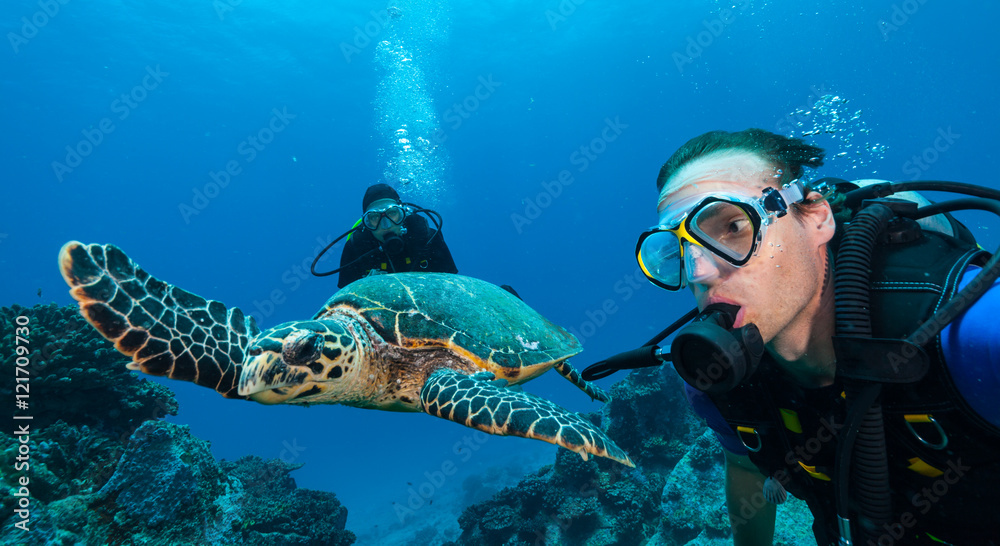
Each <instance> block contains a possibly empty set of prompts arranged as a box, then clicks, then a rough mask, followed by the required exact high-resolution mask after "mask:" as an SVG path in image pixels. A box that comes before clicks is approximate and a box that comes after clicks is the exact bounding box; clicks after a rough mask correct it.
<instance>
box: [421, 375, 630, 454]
mask: <svg viewBox="0 0 1000 546" xmlns="http://www.w3.org/2000/svg"><path fill="white" fill-rule="evenodd" d="M420 401H421V404H422V406H423V409H424V411H425V412H427V413H429V414H431V415H434V416H437V417H440V418H442V419H448V420H449V421H454V422H456V423H459V424H462V425H465V426H467V427H471V428H475V429H479V430H481V431H483V432H487V433H489V434H497V435H500V436H521V437H522V438H534V439H536V440H542V441H545V442H549V443H550V444H556V445H559V446H562V447H565V448H566V449H568V450H570V451H575V452H577V453H579V454H580V455H581V456H582V457H583V458H584V459H586V458H587V454H588V453H589V454H591V455H596V456H598V457H607V458H608V459H612V460H615V461H618V462H620V463H622V464H624V465H628V466H631V467H634V466H635V464H633V463H632V460H631V459H629V457H628V454H627V453H625V451H624V450H622V449H621V448H620V447H618V446H617V445H615V443H614V442H612V441H611V439H610V438H608V437H607V435H605V434H604V432H603V431H602V430H601V429H599V428H597V426H595V425H594V424H593V423H591V422H590V421H588V420H586V419H585V418H583V417H582V416H580V415H578V414H576V413H573V412H571V411H568V410H566V409H563V408H561V407H559V406H557V405H555V404H553V403H552V402H549V401H548V400H545V399H542V398H539V397H537V396H534V395H531V394H528V393H524V392H518V391H514V390H511V389H507V388H502V387H498V386H497V385H495V384H494V383H493V382H492V381H490V380H489V379H487V378H479V377H478V376H477V377H470V376H468V375H465V374H463V373H460V372H457V371H455V370H451V369H447V368H444V369H440V370H438V371H436V372H434V373H433V374H431V376H430V377H429V378H427V383H426V384H425V385H424V388H423V389H421V391H420Z"/></svg>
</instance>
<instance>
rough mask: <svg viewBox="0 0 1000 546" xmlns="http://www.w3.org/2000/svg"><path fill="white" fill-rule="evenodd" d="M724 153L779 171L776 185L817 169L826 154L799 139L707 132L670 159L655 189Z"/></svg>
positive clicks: (768, 134) (760, 133)
mask: <svg viewBox="0 0 1000 546" xmlns="http://www.w3.org/2000/svg"><path fill="white" fill-rule="evenodd" d="M724 151H733V152H739V151H743V152H749V153H752V154H755V155H757V156H758V157H760V158H761V159H764V160H766V161H768V162H769V163H771V164H772V165H774V166H775V167H776V168H778V169H781V178H780V180H778V185H781V184H785V183H787V182H791V181H792V180H795V179H796V178H800V177H801V176H802V172H803V168H804V167H809V168H812V169H815V168H818V167H821V166H822V165H823V156H824V155H825V153H826V152H825V151H824V150H823V148H819V147H817V146H813V145H811V144H806V142H805V141H804V140H802V139H801V138H792V137H786V136H782V135H778V134H775V133H772V132H770V131H765V130H763V129H745V130H743V131H738V132H727V131H709V132H707V133H705V134H703V135H699V136H696V137H694V138H692V139H691V140H689V141H687V142H686V143H684V145H683V146H681V147H680V148H678V150H677V151H676V152H674V154H673V155H672V156H670V159H668V160H667V162H666V163H664V164H663V167H662V168H661V169H660V175H659V176H658V177H657V178H656V189H657V190H659V191H662V190H663V186H665V185H666V183H667V181H668V180H670V177H672V176H673V175H674V174H676V173H677V171H679V170H680V169H681V167H683V166H684V165H686V164H688V163H690V162H691V161H694V160H695V159H698V158H699V157H704V156H707V155H710V154H713V153H716V152H724Z"/></svg>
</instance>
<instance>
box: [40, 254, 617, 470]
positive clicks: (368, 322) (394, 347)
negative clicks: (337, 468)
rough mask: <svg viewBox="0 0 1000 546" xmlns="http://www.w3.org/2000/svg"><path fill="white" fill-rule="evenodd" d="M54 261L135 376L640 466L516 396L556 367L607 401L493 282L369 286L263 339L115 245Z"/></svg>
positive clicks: (418, 280)
mask: <svg viewBox="0 0 1000 546" xmlns="http://www.w3.org/2000/svg"><path fill="white" fill-rule="evenodd" d="M59 263H60V269H61V271H62V274H63V278H64V279H65V280H66V282H67V284H69V285H70V287H71V290H70V294H71V295H72V296H73V297H74V298H75V299H76V300H77V301H79V302H80V308H81V312H82V313H83V316H84V317H85V318H86V319H87V320H88V322H90V324H91V325H93V326H94V327H95V328H96V329H97V330H98V331H99V332H100V333H101V334H102V335H104V336H105V337H106V338H108V339H109V340H111V341H113V342H114V343H115V347H116V348H117V349H118V350H119V351H121V352H122V353H123V354H125V355H127V356H130V357H132V360H133V362H132V363H131V364H129V367H130V368H132V369H138V370H141V371H143V372H145V373H149V374H152V375H165V376H168V377H170V378H173V379H179V380H182V381H190V382H193V383H196V384H198V385H202V386H206V387H209V388H212V389H214V390H216V391H218V392H219V393H221V394H222V395H223V396H225V397H227V398H249V399H251V400H254V401H257V402H261V403H265V404H278V403H282V404H343V405H349V406H353V407H360V408H368V409H383V410H391V411H421V412H425V413H428V414H430V415H434V416H437V417H440V418H443V419H448V420H451V421H454V422H457V423H460V424H463V425H465V426H468V427H471V428H475V429H479V430H482V431H484V432H488V433H490V434H498V435H513V436H521V437H525V438H534V439H538V440H543V441H546V442H549V443H552V444H556V445H560V446H563V447H565V448H567V449H570V450H572V451H575V452H577V453H579V454H580V455H581V456H582V457H584V458H587V455H588V454H592V455H596V456H600V457H607V458H610V459H613V460H615V461H618V462H621V463H623V464H626V465H629V466H634V465H633V464H632V461H631V460H630V459H629V458H628V455H627V454H626V453H625V452H624V451H623V450H622V449H621V448H619V447H618V446H617V445H615V444H614V442H612V441H611V440H610V439H609V438H608V437H607V436H606V435H605V434H604V432H603V431H601V429H600V428H598V427H597V426H595V425H594V424H593V423H591V422H590V421H589V420H587V419H585V418H583V417H581V416H579V415H577V414H575V413H573V412H570V411H568V410H565V409H563V408H561V407H559V406H557V405H555V404H554V403H552V402H549V401H548V400H544V399H542V398H539V397H537V396H534V395H531V394H528V393H524V392H521V391H520V390H515V389H510V388H508V385H516V384H519V383H523V382H525V381H528V380H530V379H532V378H534V377H537V376H538V375H540V374H542V373H544V372H546V371H547V370H549V369H552V368H555V370H556V371H557V372H558V373H559V374H560V375H562V376H563V377H565V378H567V379H568V380H569V381H571V382H572V383H573V384H574V385H576V386H577V387H578V388H580V389H581V390H583V391H584V392H585V393H587V395H589V396H590V397H591V398H593V399H597V400H600V401H603V402H606V401H608V400H609V398H608V396H607V395H606V394H605V393H604V392H603V391H602V390H601V389H600V388H599V387H597V386H596V385H593V384H591V383H588V382H586V381H584V380H583V379H582V377H581V376H580V374H579V372H578V371H577V370H575V369H574V368H573V367H572V366H571V365H570V364H569V362H568V361H567V359H568V358H569V357H571V356H573V355H575V354H577V353H579V352H580V350H581V347H580V343H579V341H578V340H577V339H576V338H575V337H573V336H572V335H571V334H570V333H569V332H567V331H566V330H564V329H563V328H561V327H559V326H556V325H555V324H552V323H551V322H549V321H548V320H547V319H545V318H544V317H542V316H541V315H540V314H539V313H537V312H536V311H534V310H533V309H531V308H530V307H528V306H527V305H526V304H524V303H523V302H522V301H521V300H520V299H518V298H516V297H514V296H512V295H511V294H509V293H508V292H506V291H504V290H502V289H500V288H499V287H497V286H495V285H493V284H490V283H487V282H485V281H481V280H478V279H473V278H470V277H464V276H460V275H453V274H447V273H400V274H392V275H376V276H370V277H366V278H363V279H361V280H359V281H356V282H354V283H352V284H350V285H348V286H346V287H345V288H344V289H342V290H341V291H339V292H337V293H336V294H335V295H334V296H333V297H332V298H331V299H330V300H329V301H328V302H327V303H326V305H324V306H323V308H322V309H321V310H320V311H319V312H318V313H317V314H316V315H315V316H314V317H313V318H312V319H311V320H303V321H293V322H287V323H284V324H280V325H278V326H275V327H274V328H271V329H269V330H266V331H264V332H260V330H259V329H258V328H257V326H256V324H255V323H254V321H253V319H252V318H250V317H246V316H244V315H243V313H242V312H241V311H240V310H239V309H237V308H227V307H226V306H225V305H223V304H221V303H219V302H217V301H212V300H206V299H204V298H201V297H199V296H196V295H194V294H191V293H190V292H187V291H185V290H181V289H179V288H177V287H174V286H172V285H170V284H167V283H165V282H162V281H160V280H157V279H156V278H154V277H152V276H150V275H149V274H148V273H146V272H145V271H143V270H142V269H141V268H140V267H139V266H137V265H136V264H135V263H134V262H132V261H131V260H130V259H129V258H128V256H126V255H125V254H124V253H123V252H122V251H121V250H119V249H118V248H117V247H114V246H112V245H84V244H82V243H78V242H75V241H74V242H70V243H67V244H66V245H65V246H64V247H63V249H62V251H61V252H60V257H59Z"/></svg>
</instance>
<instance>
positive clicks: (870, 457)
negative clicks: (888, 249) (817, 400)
mask: <svg viewBox="0 0 1000 546" xmlns="http://www.w3.org/2000/svg"><path fill="white" fill-rule="evenodd" d="M894 215H895V214H894V213H893V211H892V210H891V209H889V207H887V206H885V205H881V204H877V203H876V204H872V205H870V206H868V207H865V208H864V209H862V210H861V211H860V212H859V213H858V214H857V215H856V216H855V217H854V219H853V220H852V221H851V225H850V227H849V229H848V230H847V232H846V234H845V235H844V240H843V242H842V243H841V245H840V249H839V251H838V253H837V267H836V269H835V271H836V275H835V277H834V301H835V305H836V332H837V335H838V336H846V337H862V338H871V337H872V326H871V317H870V316H869V312H868V311H869V309H870V292H869V287H870V282H871V281H870V278H869V276H870V265H871V255H872V249H873V248H874V247H875V245H876V244H877V241H878V237H879V235H880V234H881V233H882V232H883V231H884V230H885V228H886V226H887V225H888V224H889V221H890V220H891V219H892V218H893V216H894ZM839 367H840V366H838V368H839ZM843 384H844V390H845V393H846V397H847V407H848V418H849V419H850V418H852V417H853V418H855V419H857V420H860V421H861V422H860V424H859V426H858V427H857V428H856V430H857V433H856V434H847V435H845V437H844V438H843V439H842V441H840V442H838V445H837V463H838V464H837V465H836V474H837V476H836V478H835V480H834V483H836V484H838V486H837V487H836V488H835V491H836V505H837V512H838V516H839V517H840V524H841V537H843V538H846V537H844V535H845V531H847V532H849V530H850V528H849V523H847V522H848V521H849V512H848V510H849V503H848V499H849V493H848V483H849V482H848V477H849V475H850V474H851V472H850V471H851V469H852V468H853V470H854V479H853V480H851V483H852V484H853V485H854V486H855V487H856V488H857V493H858V494H857V500H858V519H859V522H858V523H859V525H858V527H857V528H858V529H859V530H860V532H861V535H862V537H860V539H859V540H857V541H856V542H857V543H864V544H866V543H867V540H865V539H867V538H874V537H877V536H878V535H877V533H876V531H877V530H879V529H881V528H882V525H883V524H886V523H888V522H889V519H890V518H891V517H892V512H891V510H892V507H891V499H890V489H889V465H888V460H887V456H886V441H885V429H884V427H883V422H882V404H881V402H880V401H879V394H880V392H881V384H880V383H871V382H867V381H862V380H858V379H851V378H847V377H845V378H844V379H843ZM851 424H852V423H845V427H844V428H845V430H848V431H850V430H851V428H848V427H849V425H851ZM855 443H856V447H855V446H854V445H852V444H855ZM848 457H850V458H851V459H852V460H851V464H848Z"/></svg>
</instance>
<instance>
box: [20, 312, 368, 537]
mask: <svg viewBox="0 0 1000 546" xmlns="http://www.w3.org/2000/svg"><path fill="white" fill-rule="evenodd" d="M18 316H26V317H29V319H30V325H31V328H30V336H31V339H30V341H31V346H32V347H33V348H34V351H33V352H32V354H31V362H30V363H29V364H28V365H27V366H25V367H26V368H27V369H28V371H29V373H30V376H29V377H30V383H29V384H30V388H31V393H32V396H31V397H30V399H29V400H30V406H29V409H27V410H24V409H22V412H23V413H30V414H31V416H32V417H33V419H32V420H31V421H30V422H29V423H30V435H29V436H27V438H29V439H28V441H27V442H22V441H21V440H20V438H21V437H24V436H21V437H18V436H9V435H7V434H4V433H0V464H2V465H3V468H4V469H5V470H4V472H3V473H2V474H0V487H3V488H4V490H5V491H11V492H19V491H24V492H26V493H29V494H28V495H3V496H0V506H2V509H3V514H2V515H0V543H3V544H26V545H35V544H251V545H256V544H261V545H263V544H268V545H288V546H292V545H295V546H306V545H317V546H318V545H327V544H330V545H335V546H341V545H349V544H352V543H354V540H355V537H354V534H353V533H352V532H350V531H346V530H345V523H346V520H347V510H346V508H344V507H343V506H342V505H341V504H340V502H338V501H337V499H336V496H335V495H333V494H332V493H325V492H320V491H311V490H306V489H298V488H296V486H295V481H294V480H293V479H292V478H291V477H290V476H289V473H290V472H291V471H293V470H295V469H296V468H298V466H296V465H290V464H286V463H283V462H281V461H273V460H272V461H265V460H262V459H259V458H256V457H244V458H242V459H240V460H238V461H235V462H225V461H223V462H219V461H216V460H215V458H214V457H212V455H211V453H210V451H209V448H208V444H207V442H205V441H203V440H200V439H198V438H195V437H194V436H192V435H191V433H190V432H189V430H188V428H187V427H185V426H181V425H175V424H170V423H166V422H163V421H160V420H159V419H160V418H162V417H164V416H165V415H168V414H176V411H177V403H176V401H175V400H174V398H173V395H172V394H171V393H170V391H169V390H168V389H166V388H164V387H162V386H160V385H159V384H157V383H154V382H150V381H147V380H145V379H142V378H140V377H138V376H137V374H135V373H132V372H130V371H128V370H127V369H126V368H125V363H126V360H125V359H124V358H123V357H122V356H121V355H119V354H118V353H117V352H115V350H114V348H113V347H112V346H111V344H110V343H108V342H107V341H105V340H104V339H103V338H101V337H100V336H99V335H97V334H96V333H94V331H93V329H92V328H91V327H90V326H89V325H87V324H86V322H85V321H84V320H83V319H81V318H80V317H79V315H78V313H77V311H76V309H75V308H72V307H65V308H59V307H56V306H53V305H48V306H36V307H33V308H23V307H19V306H14V307H11V308H2V309H0V324H3V330H2V332H4V333H5V334H6V333H10V334H11V335H10V336H8V338H5V339H4V340H3V343H4V344H5V346H8V347H14V346H15V340H14V339H13V337H12V336H13V335H14V332H15V330H14V328H13V327H12V323H13V322H14V320H15V318H16V317H18ZM2 366H3V368H2V369H3V370H5V371H4V372H3V373H2V375H0V394H3V393H7V396H8V397H9V398H8V399H12V398H13V395H12V392H13V391H14V389H15V379H14V378H15V374H14V372H13V367H14V366H15V359H14V358H13V357H11V358H9V359H6V360H4V361H3V363H2ZM17 463H24V464H23V465H17V466H15V465H16V464H17ZM8 469H14V470H16V472H9V471H8ZM25 484H27V485H25ZM19 488H23V489H19ZM16 503H20V505H17V504H16ZM19 507H21V508H24V510H25V511H30V519H29V520H28V521H30V530H29V531H27V532H26V531H24V530H23V529H22V528H19V527H18V526H17V524H18V523H19V522H21V523H22V524H23V522H22V519H23V518H19V517H18V515H17V514H16V513H15V508H19Z"/></svg>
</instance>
